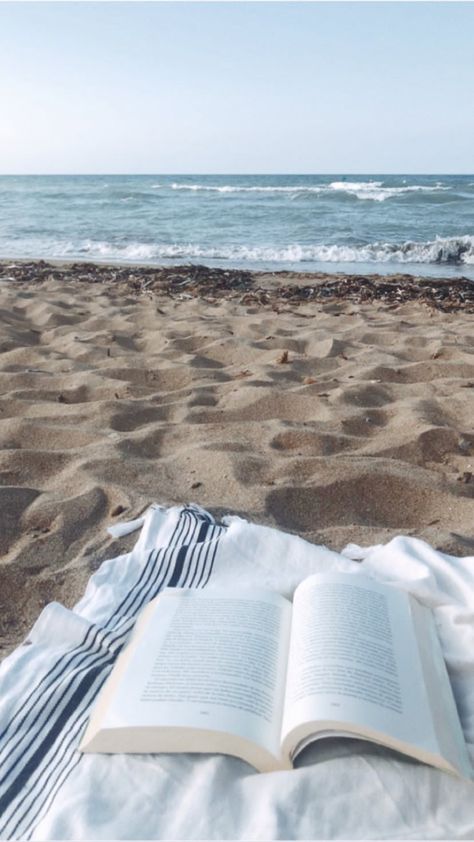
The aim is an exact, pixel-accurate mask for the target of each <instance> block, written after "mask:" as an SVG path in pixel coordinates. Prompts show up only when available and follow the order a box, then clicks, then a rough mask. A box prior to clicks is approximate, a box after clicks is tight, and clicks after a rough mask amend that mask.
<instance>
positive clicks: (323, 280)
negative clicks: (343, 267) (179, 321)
mask: <svg viewBox="0 0 474 842" xmlns="http://www.w3.org/2000/svg"><path fill="white" fill-rule="evenodd" d="M295 278H297V279H298V281H299V282H298V283H294V279H295ZM2 280H3V281H10V282H19V283H22V284H23V283H29V284H30V283H32V284H34V283H42V282H45V281H57V282H58V283H84V282H85V283H91V284H103V285H105V286H113V287H114V288H115V289H117V291H120V292H121V291H124V292H127V293H132V294H136V295H137V296H139V295H142V294H144V293H151V292H156V293H159V294H161V295H167V296H170V297H171V298H175V299H178V300H184V299H187V298H203V299H206V300H209V301H217V300H220V299H223V298H232V299H237V300H239V301H240V302H241V303H244V304H261V305H269V306H273V307H275V306H279V305H281V304H285V303H287V304H291V305H297V304H300V303H307V302H311V301H315V302H320V303H323V302H334V301H351V302H353V303H354V304H363V303H371V302H376V301H377V302H382V303H386V304H388V305H392V306H397V305H399V304H404V303H405V302H410V301H419V302H422V303H425V304H427V305H429V306H431V307H433V308H435V309H437V310H442V311H444V312H452V311H457V310H463V311H465V312H468V313H473V312H474V282H473V281H470V280H469V279H467V278H464V277H460V278H449V279H448V278H443V279H434V278H422V277H416V276H413V275H400V274H397V275H388V276H386V275H375V274H374V275H370V276H365V275H345V274H326V273H304V274H303V273H302V274H296V275H295V273H290V272H275V273H272V274H271V275H268V274H265V273H263V272H247V271H243V270H240V269H220V268H211V267H207V266H199V265H185V266H167V267H150V266H114V265H102V264H98V263H71V264H51V263H46V262H45V261H43V260H35V261H21V262H18V263H15V262H13V261H4V262H2V263H0V281H2ZM290 280H292V281H293V282H292V283H285V281H290Z"/></svg>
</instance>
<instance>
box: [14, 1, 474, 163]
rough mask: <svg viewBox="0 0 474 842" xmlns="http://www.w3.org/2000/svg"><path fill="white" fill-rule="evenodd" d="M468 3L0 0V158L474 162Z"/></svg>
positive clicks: (471, 7)
mask: <svg viewBox="0 0 474 842" xmlns="http://www.w3.org/2000/svg"><path fill="white" fill-rule="evenodd" d="M473 32H474V2H386V3H385V2H351V3H346V2H278V3H274V2H204V3H201V2H41V0H40V2H0V173H1V174H23V173H24V174H29V173H38V174H39V173H187V174H188V173H189V174H191V173H192V174H199V173H391V172H393V173H430V172H432V173H445V174H447V173H473V172H474V107H473V96H474V60H473Z"/></svg>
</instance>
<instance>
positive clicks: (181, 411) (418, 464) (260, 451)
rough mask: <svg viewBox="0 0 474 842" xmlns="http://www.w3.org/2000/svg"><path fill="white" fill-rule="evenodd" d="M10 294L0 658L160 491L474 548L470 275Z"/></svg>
mask: <svg viewBox="0 0 474 842" xmlns="http://www.w3.org/2000/svg"><path fill="white" fill-rule="evenodd" d="M410 284H411V285H412V287H413V289H412V293H410V294H409V295H408V294H407V289H408V288H409V286H410ZM302 288H304V289H306V290H307V292H301V290H302ZM310 290H312V292H310ZM397 290H398V291H397ZM429 290H432V291H431V292H430V291H429ZM0 299H1V301H0V308H1V320H0V382H1V394H0V473H1V485H0V496H1V507H0V553H1V560H0V577H1V578H0V593H1V605H0V636H1V640H0V643H1V649H0V654H3V655H4V654H6V653H7V652H8V651H10V650H11V648H12V647H13V646H14V645H16V644H17V643H19V642H20V641H21V639H22V638H23V637H24V635H25V634H26V633H27V631H28V629H29V628H30V626H31V625H32V623H33V621H34V620H35V618H36V617H37V615H38V613H39V612H40V610H41V608H42V607H43V605H44V604H46V603H47V602H49V601H51V600H53V599H55V600H58V601H60V602H63V603H64V604H66V605H68V606H71V605H73V604H74V602H75V601H77V599H78V598H79V597H80V596H81V594H82V592H83V590H84V588H85V585H86V582H87V579H88V578H89V576H90V575H91V573H92V572H93V571H94V570H95V569H96V568H97V567H98V565H99V564H100V562H101V561H102V560H103V559H105V558H108V557H111V556H114V555H117V554H118V553H120V552H122V551H125V550H126V549H127V548H129V547H130V546H131V545H132V544H133V542H134V540H135V536H129V537H127V538H123V539H121V540H112V539H111V538H109V537H108V536H107V534H106V531H105V529H106V526H107V525H108V524H109V523H110V522H113V521H118V520H121V519H130V518H132V517H135V516H136V515H137V514H138V513H140V512H141V511H143V509H144V508H145V507H146V506H147V505H148V504H149V503H150V502H152V501H156V502H159V503H163V504H167V505H172V504H180V503H185V502H190V501H192V502H196V503H199V504H200V505H202V506H204V507H206V508H208V509H209V510H210V511H211V512H213V513H214V514H216V515H217V516H219V515H220V514H223V513H228V512H230V513H233V514H239V515H241V516H243V517H249V518H251V519H252V520H255V521H258V522H260V523H266V524H268V525H274V526H277V527H279V528H281V529H285V530H288V531H292V532H295V533H298V534H299V535H302V536H303V537H305V538H307V539H308V540H310V541H314V542H316V543H324V544H326V545H327V546H329V547H331V548H333V549H341V548H342V547H343V546H344V545H345V544H346V543H348V542H349V541H355V542H357V543H362V544H373V543H378V542H381V541H387V540H389V539H390V538H391V537H393V536H394V535H396V534H409V535H413V536H418V537H420V538H422V539H424V540H426V541H428V542H429V543H431V544H433V545H434V546H435V547H438V548H440V549H442V550H444V551H446V552H448V553H452V554H455V555H472V554H473V553H474V476H473V474H474V333H473V329H472V325H473V313H474V285H472V284H471V285H469V283H468V282H463V281H462V280H461V281H456V282H449V283H447V284H445V286H444V287H443V285H442V284H440V283H439V282H435V281H432V280H429V281H428V280H427V281H426V282H424V281H422V280H421V279H408V278H403V277H400V276H398V277H397V278H393V279H386V278H368V279H367V278H354V277H352V278H346V277H345V276H337V277H336V276H321V275H318V276H309V275H304V276H298V275H294V274H291V275H290V274H287V273H284V274H282V275H276V276H270V275H264V274H258V275H257V274H253V275H251V274H249V273H245V272H241V273H238V272H234V273H233V272H230V273H227V274H226V273H221V274H219V271H218V270H212V271H211V270H206V269H204V268H201V269H196V268H195V267H194V268H191V267H182V268H178V269H177V268H173V269H167V270H157V269H152V268H150V267H148V268H146V267H144V268H143V269H140V267H133V268H132V267H122V268H120V267H97V266H89V267H84V266H83V267H79V268H77V267H76V268H74V267H69V266H65V265H62V264H56V265H54V266H51V265H48V266H47V265H46V264H41V263H35V264H31V263H26V262H23V263H19V262H17V261H15V262H13V261H4V262H3V264H1V265H0ZM275 563H284V559H282V560H281V561H279V560H278V559H276V560H275Z"/></svg>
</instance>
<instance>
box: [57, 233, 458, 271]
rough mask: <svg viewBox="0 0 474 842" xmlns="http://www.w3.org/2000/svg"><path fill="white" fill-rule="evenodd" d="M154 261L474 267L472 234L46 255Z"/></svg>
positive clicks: (111, 248) (95, 247)
mask: <svg viewBox="0 0 474 842" xmlns="http://www.w3.org/2000/svg"><path fill="white" fill-rule="evenodd" d="M68 255H71V256H72V255H74V256H78V255H81V256H84V255H87V256H88V257H90V258H94V257H95V258H98V259H102V260H104V259H108V260H125V261H134V262H135V261H137V262H138V261H142V262H153V263H156V262H159V261H160V260H222V261H239V262H249V263H250V262H252V263H282V264H285V263H308V262H312V263H315V262H317V263H425V264H427V263H430V264H438V265H443V264H444V265H462V264H469V265H474V236H464V237H450V238H442V237H438V238H436V239H435V240H433V241H431V242H426V243H416V242H405V243H369V244H368V245H359V246H348V245H324V244H322V245H300V244H298V243H295V244H288V245H285V246H281V247H272V246H255V247H251V246H242V245H228V246H201V245H198V244H194V243H188V244H178V243H171V244H158V243H128V244H123V245H117V244H114V243H106V242H94V241H92V240H86V241H83V242H82V243H80V244H77V245H75V244H74V243H72V242H70V243H66V244H63V245H62V246H61V247H60V248H59V249H56V250H55V251H54V252H52V253H51V255H50V256H56V257H67V256H68Z"/></svg>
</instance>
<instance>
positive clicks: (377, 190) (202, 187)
mask: <svg viewBox="0 0 474 842" xmlns="http://www.w3.org/2000/svg"><path fill="white" fill-rule="evenodd" d="M154 186H155V185H154ZM156 186H157V187H158V186H159V185H156ZM171 189H172V190H188V191H192V192H194V193H198V192H204V193H221V194H225V193H230V194H232V193H275V194H278V193H283V194H285V193H288V194H292V195H298V194H301V195H303V194H305V193H310V194H311V193H313V194H325V195H331V194H335V193H337V194H341V193H345V194H347V195H349V196H355V197H356V198H357V199H362V200H372V201H376V202H383V201H385V199H390V198H394V197H396V196H402V195H404V194H409V193H437V192H442V191H447V190H448V191H449V190H451V187H447V186H443V185H441V184H440V183H439V182H438V183H436V184H433V185H427V184H408V185H405V186H403V187H384V186H383V181H332V182H331V183H330V184H314V185H296V184H295V185H290V186H277V185H275V186H272V185H253V186H243V185H236V184H223V185H211V184H178V183H177V182H173V183H172V184H171Z"/></svg>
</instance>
